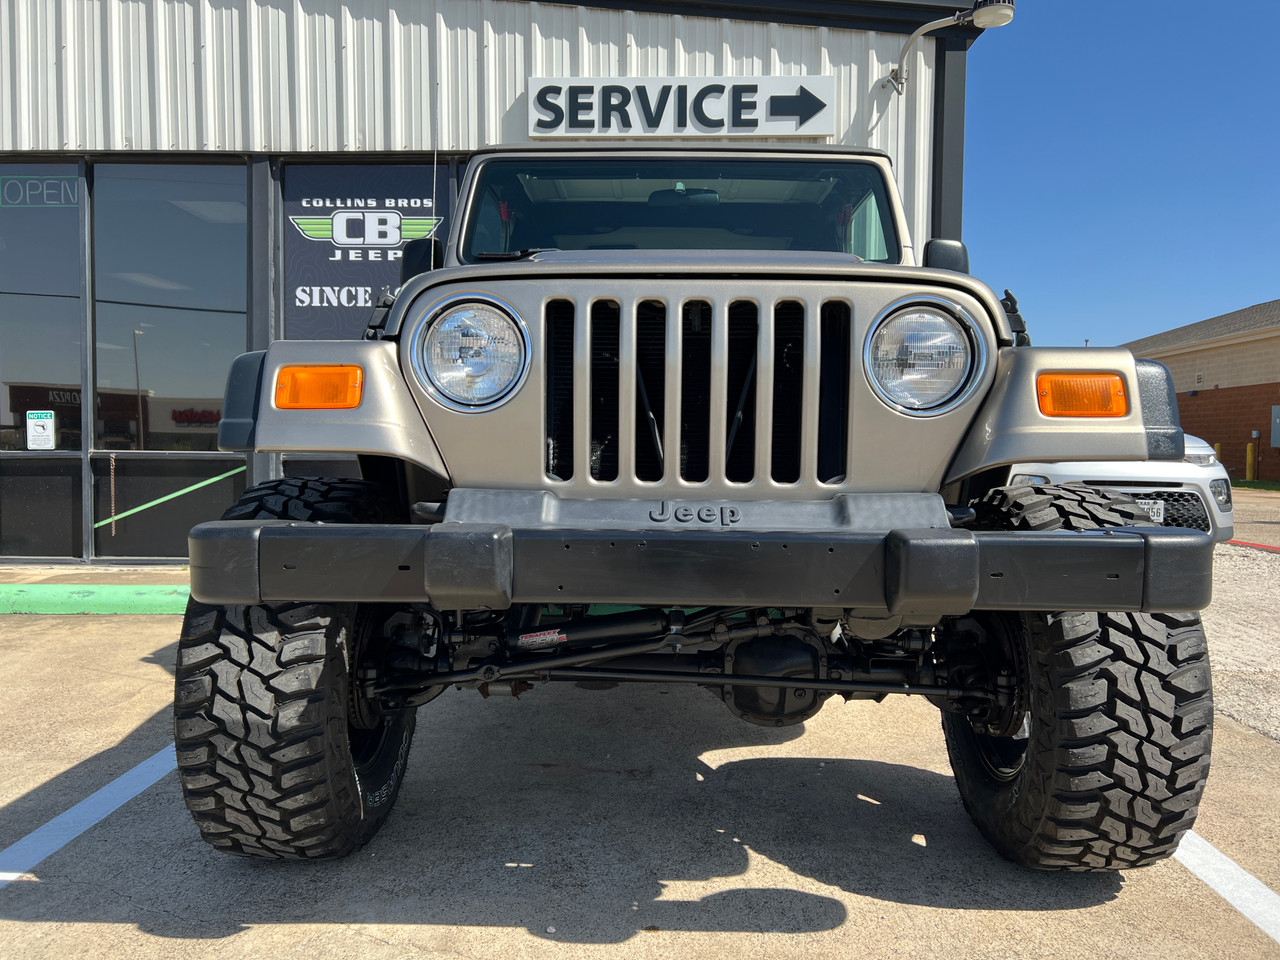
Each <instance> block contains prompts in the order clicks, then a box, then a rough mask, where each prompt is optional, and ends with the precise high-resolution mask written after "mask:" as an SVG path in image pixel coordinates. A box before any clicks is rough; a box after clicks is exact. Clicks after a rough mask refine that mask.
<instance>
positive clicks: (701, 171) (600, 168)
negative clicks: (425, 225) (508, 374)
mask: <svg viewBox="0 0 1280 960" xmlns="http://www.w3.org/2000/svg"><path fill="white" fill-rule="evenodd" d="M475 176H476V179H475V184H474V187H473V189H472V191H471V197H470V202H469V203H468V205H467V208H466V215H465V221H464V223H463V224H462V230H461V233H460V241H461V242H460V243H459V249H458V259H459V261H460V262H462V263H479V262H485V261H492V260H495V259H511V258H512V257H513V256H514V255H515V254H517V253H518V252H519V251H524V250H590V251H593V252H599V251H611V250H612V251H619V252H622V253H625V251H628V250H736V251H768V250H793V251H823V252H829V253H842V254H846V255H849V256H850V257H852V258H856V259H859V260H866V261H871V262H876V263H894V264H896V263H901V262H902V255H903V254H902V245H901V240H900V238H899V236H898V231H897V228H896V225H895V220H894V208H893V200H892V199H891V194H890V192H889V190H888V189H887V187H886V185H885V182H884V173H883V171H882V169H881V167H880V166H879V165H877V164H875V163H872V162H867V161H862V160H858V159H853V158H850V159H845V158H834V157H815V158H804V157H802V158H790V157H788V158H777V157H734V156H687V155H686V156H634V155H624V156H618V157H598V156H595V157H581V156H555V157H537V156H533V157H530V156H519V157H493V158H490V159H486V160H485V161H484V162H483V163H482V164H481V165H480V167H479V169H477V171H476V175H475Z"/></svg>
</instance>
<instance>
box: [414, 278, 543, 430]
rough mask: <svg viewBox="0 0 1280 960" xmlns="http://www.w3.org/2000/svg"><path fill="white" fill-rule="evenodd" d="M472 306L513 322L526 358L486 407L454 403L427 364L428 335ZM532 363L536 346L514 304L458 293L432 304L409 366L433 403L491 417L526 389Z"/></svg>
mask: <svg viewBox="0 0 1280 960" xmlns="http://www.w3.org/2000/svg"><path fill="white" fill-rule="evenodd" d="M468 303H475V304H481V305H483V306H486V307H490V308H492V309H496V310H497V311H498V312H499V313H501V314H503V315H504V316H505V317H506V318H507V319H508V320H510V321H511V325H512V327H513V328H514V329H515V331H516V334H517V336H518V337H519V340H520V348H521V354H522V355H521V360H520V370H519V372H518V373H517V374H516V375H515V377H513V378H512V380H511V383H510V384H509V385H508V386H507V388H506V389H505V390H504V391H503V392H502V393H501V394H499V395H497V396H496V397H494V398H493V399H492V400H487V401H485V402H484V403H474V404H472V403H463V402H461V401H458V400H455V399H453V398H452V397H451V396H449V395H448V394H447V393H445V392H444V390H443V389H442V388H441V387H439V386H438V385H437V384H436V382H435V380H434V379H433V378H432V376H431V373H430V371H429V370H428V369H427V364H426V339H427V334H429V333H430V332H431V328H432V327H433V326H434V325H435V324H436V323H438V322H439V321H440V320H441V319H442V318H444V317H445V316H447V315H448V314H449V313H451V312H452V311H454V310H456V309H457V308H458V307H461V306H464V305H465V304H468ZM532 359H533V343H532V340H531V338H530V337H529V328H528V327H527V326H526V324H525V322H524V318H523V317H521V316H520V314H519V313H518V312H517V311H516V309H515V307H513V306H511V304H509V303H507V302H506V301H505V300H500V299H499V298H497V297H495V296H493V295H492V294H488V293H456V294H453V295H451V296H448V297H445V298H444V299H443V300H440V301H438V302H437V303H434V304H432V305H431V306H430V307H429V308H428V309H426V310H425V311H423V319H422V320H421V321H419V323H418V324H417V326H416V327H415V328H414V330H413V333H412V335H411V336H410V338H409V364H410V366H411V367H412V368H413V373H414V376H415V377H416V378H417V380H418V383H419V384H420V385H421V386H422V388H423V389H424V390H425V391H426V392H427V395H428V396H429V397H430V398H431V399H432V400H434V401H435V402H436V403H438V404H439V405H440V406H442V407H444V408H445V409H447V410H452V411H454V412H455V413H488V412H489V411H491V410H496V409H497V408H498V407H501V406H502V405H503V404H505V403H507V402H508V401H509V400H510V399H511V398H512V397H514V396H515V395H516V394H517V393H519V392H520V388H521V387H522V386H523V385H524V381H525V379H526V378H527V377H528V375H529V367H530V365H531V364H532Z"/></svg>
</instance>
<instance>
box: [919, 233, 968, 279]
mask: <svg viewBox="0 0 1280 960" xmlns="http://www.w3.org/2000/svg"><path fill="white" fill-rule="evenodd" d="M924 265H925V266H926V267H936V268H937V269H939V270H954V271H955V272H956V273H968V272H969V248H968V247H966V246H965V245H964V243H963V241H960V240H930V241H929V242H928V243H926V244H925V245H924Z"/></svg>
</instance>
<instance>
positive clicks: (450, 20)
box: [0, 0, 934, 237]
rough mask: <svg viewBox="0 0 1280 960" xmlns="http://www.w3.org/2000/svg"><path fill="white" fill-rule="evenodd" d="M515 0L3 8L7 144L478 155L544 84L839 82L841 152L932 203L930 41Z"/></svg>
mask: <svg viewBox="0 0 1280 960" xmlns="http://www.w3.org/2000/svg"><path fill="white" fill-rule="evenodd" d="M902 42H903V37H902V35H900V34H894V33H885V34H877V33H868V32H859V31H853V30H838V29H831V28H825V27H803V26H792V25H780V24H776V23H759V22H746V21H733V20H725V19H712V18H706V17H687V16H666V15H662V14H655V13H638V12H635V11H622V10H608V9H600V8H588V7H581V6H577V5H568V4H559V3H534V2H528V3H526V2H518V0H422V2H419V3H400V2H395V0H0V52H3V53H4V54H5V63H4V64H3V65H2V66H0V150H5V151H9V150H40V151H77V152H79V151H114V150H121V151H126V150H127V151H188V152H206V151H225V152H233V153H250V152H253V153H261V152H270V153H293V152H300V153H301V152H312V151H323V152H345V151H353V152H354V151H360V152H379V151H414V152H427V151H430V150H432V149H438V150H440V151H450V152H467V151H471V150H474V149H476V148H478V147H481V146H486V145H490V144H495V143H514V142H521V141H524V140H526V139H527V136H526V131H527V109H528V106H527V94H526V87H527V80H528V78H529V77H530V76H580V77H591V76H633V77H643V76H764V75H770V74H773V75H788V76H792V75H803V74H830V75H833V76H835V77H836V81H837V90H838V94H837V98H836V104H835V109H836V129H837V130H839V131H842V133H841V134H840V135H839V136H838V137H837V138H836V140H837V141H838V142H840V143H845V144H855V145H860V146H870V147H876V148H879V149H882V150H885V151H886V152H888V153H889V154H890V155H891V156H892V157H893V158H894V161H895V163H896V165H897V170H898V176H899V183H900V186H901V188H902V190H903V194H904V198H905V199H906V201H907V207H908V210H909V211H910V214H911V221H912V227H913V230H914V232H915V235H916V236H917V237H923V236H924V235H925V233H924V231H925V228H926V226H927V219H926V218H927V212H928V209H929V183H930V179H931V177H930V164H931V156H932V139H933V138H932V132H933V76H932V69H933V56H934V44H933V41H932V40H928V39H926V40H925V41H924V42H922V43H921V44H919V45H918V46H917V47H916V49H915V52H914V53H913V55H912V59H913V60H914V61H915V62H914V63H912V64H910V70H911V81H910V83H909V85H908V88H907V93H906V95H905V96H901V97H900V96H898V95H897V94H895V93H893V91H892V90H891V89H888V88H884V87H881V80H882V78H883V77H885V76H886V75H887V74H888V72H889V69H890V67H891V66H892V65H893V62H894V58H895V57H896V56H897V53H898V50H899V49H900V48H901V46H902Z"/></svg>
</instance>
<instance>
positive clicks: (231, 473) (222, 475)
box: [93, 467, 248, 530]
mask: <svg viewBox="0 0 1280 960" xmlns="http://www.w3.org/2000/svg"><path fill="white" fill-rule="evenodd" d="M247 469H248V467H236V468H235V469H234V470H228V471H227V472H226V473H220V474H218V475H217V476H216V477H210V478H209V479H208V480H201V481H200V482H199V483H193V484H191V486H189V487H183V488H182V489H181V490H175V491H173V493H168V494H165V495H164V496H163V497H160V498H158V499H156V500H148V501H147V502H146V503H144V504H142V506H140V507H134V508H133V509H132V510H126V511H124V512H123V513H117V514H116V515H115V516H114V517H107V519H105V520H99V521H98V522H97V523H95V524H94V525H93V529H95V530H97V529H98V528H99V527H105V526H106V525H107V524H108V523H110V522H111V521H112V520H123V519H124V518H125V517H132V516H133V515H134V514H135V513H141V512H142V511H143V510H149V509H151V508H152V507H156V506H159V505H160V504H162V503H168V502H169V501H170V500H176V499H177V498H178V497H181V496H182V495H183V494H187V493H191V492H192V491H193V490H199V489H200V488H201V487H207V486H209V484H211V483H217V482H218V481H219V480H225V479H227V477H234V476H235V475H236V474H237V473H244V472H245V470H247Z"/></svg>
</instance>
